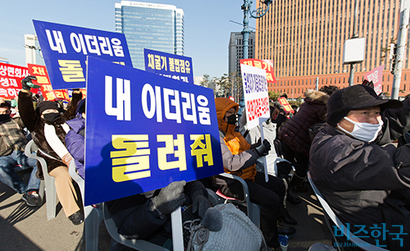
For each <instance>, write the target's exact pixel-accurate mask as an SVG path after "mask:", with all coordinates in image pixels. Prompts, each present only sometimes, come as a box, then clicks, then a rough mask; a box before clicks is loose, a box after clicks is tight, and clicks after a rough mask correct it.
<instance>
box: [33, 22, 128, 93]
mask: <svg viewBox="0 0 410 251" xmlns="http://www.w3.org/2000/svg"><path fill="white" fill-rule="evenodd" d="M33 24H34V28H35V30H36V34H37V37H38V41H39V43H40V47H41V52H42V53H43V57H44V62H45V63H46V66H47V71H48V74H49V77H50V80H51V85H52V86H53V89H54V90H57V89H72V88H84V87H85V69H86V63H85V60H86V57H87V56H89V55H90V56H95V57H100V58H102V59H105V60H108V61H111V62H116V63H118V64H122V65H128V66H132V62H131V57H130V54H129V51H128V46H127V42H126V40H125V35H124V34H122V33H117V32H108V31H101V30H94V29H87V28H81V27H76V26H69V25H63V24H56V23H49V22H42V21H37V20H33Z"/></svg>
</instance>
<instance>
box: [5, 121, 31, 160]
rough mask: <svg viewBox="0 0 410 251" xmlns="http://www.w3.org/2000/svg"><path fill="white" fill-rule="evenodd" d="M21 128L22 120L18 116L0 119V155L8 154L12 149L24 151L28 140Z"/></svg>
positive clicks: (22, 125) (22, 126)
mask: <svg viewBox="0 0 410 251" xmlns="http://www.w3.org/2000/svg"><path fill="white" fill-rule="evenodd" d="M23 128H24V124H23V121H22V120H21V118H19V117H18V118H11V117H10V119H8V120H5V121H0V157H2V156H8V155H10V154H12V153H13V151H14V150H18V151H22V152H24V148H25V146H26V144H27V143H28V140H27V137H26V135H25V133H24V130H23Z"/></svg>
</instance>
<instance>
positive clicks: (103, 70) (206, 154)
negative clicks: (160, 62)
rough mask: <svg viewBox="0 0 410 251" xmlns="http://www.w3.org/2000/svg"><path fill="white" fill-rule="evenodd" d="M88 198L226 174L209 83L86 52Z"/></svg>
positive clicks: (118, 195)
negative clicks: (183, 80) (181, 79)
mask: <svg viewBox="0 0 410 251" xmlns="http://www.w3.org/2000/svg"><path fill="white" fill-rule="evenodd" d="M87 69H88V70H87V74H88V75H87V76H88V77H87V104H86V108H87V110H86V114H87V119H86V159H85V181H86V182H85V193H86V195H85V204H86V205H90V204H96V203H100V202H103V201H109V200H113V199H118V198H122V197H126V196H130V195H134V194H138V193H141V192H147V191H151V190H154V189H158V188H162V187H165V186H167V185H168V184H169V183H171V182H174V181H180V180H185V181H187V182H188V181H192V180H197V179H201V178H205V177H208V176H211V175H215V174H219V173H222V172H223V164H222V157H221V148H220V141H219V130H218V122H217V117H216V109H215V102H214V94H213V91H212V90H211V89H208V88H204V87H201V86H196V85H183V86H182V87H181V83H180V82H179V81H176V80H173V79H168V78H164V77H161V76H158V75H155V74H152V73H148V72H145V71H141V70H138V69H134V68H131V67H126V66H121V65H117V64H113V63H110V62H107V61H105V60H101V59H98V58H92V57H89V58H88V68H87Z"/></svg>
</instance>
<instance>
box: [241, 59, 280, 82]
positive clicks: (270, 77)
mask: <svg viewBox="0 0 410 251" xmlns="http://www.w3.org/2000/svg"><path fill="white" fill-rule="evenodd" d="M240 63H241V64H245V65H249V66H253V67H256V68H259V69H264V70H265V71H266V81H267V82H268V83H276V78H275V74H274V72H273V60H269V59H263V60H262V59H256V58H248V59H241V60H240Z"/></svg>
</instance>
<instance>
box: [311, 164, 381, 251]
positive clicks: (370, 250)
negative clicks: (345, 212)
mask: <svg viewBox="0 0 410 251" xmlns="http://www.w3.org/2000/svg"><path fill="white" fill-rule="evenodd" d="M307 177H308V180H309V183H310V186H311V187H312V189H313V191H314V192H315V195H316V197H317V199H318V200H319V202H320V205H322V208H323V211H324V217H325V221H326V225H327V227H328V228H329V231H330V233H331V234H332V236H333V240H334V242H335V243H336V244H339V242H338V241H337V239H336V236H335V235H334V231H333V227H332V226H331V224H330V222H329V219H328V217H329V218H330V219H331V220H332V222H333V224H334V225H335V226H337V228H338V229H339V230H340V231H341V232H342V233H343V235H344V236H345V237H347V236H349V241H351V242H352V243H354V244H355V245H356V247H358V248H360V249H362V250H367V251H386V250H387V249H384V248H381V247H378V246H375V245H373V244H370V243H368V242H366V241H363V240H362V239H360V238H358V237H356V236H355V235H353V234H352V233H351V232H350V231H349V230H348V229H347V228H346V226H345V225H344V224H343V222H341V221H340V220H339V218H338V217H337V216H336V214H335V213H334V212H333V210H332V209H331V208H330V206H329V204H327V202H326V200H325V199H324V197H323V195H322V194H321V193H320V191H319V189H318V188H317V187H316V186H315V184H314V183H313V180H312V177H311V176H310V172H308V173H307ZM336 246H337V249H338V250H341V249H340V246H341V245H336Z"/></svg>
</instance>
